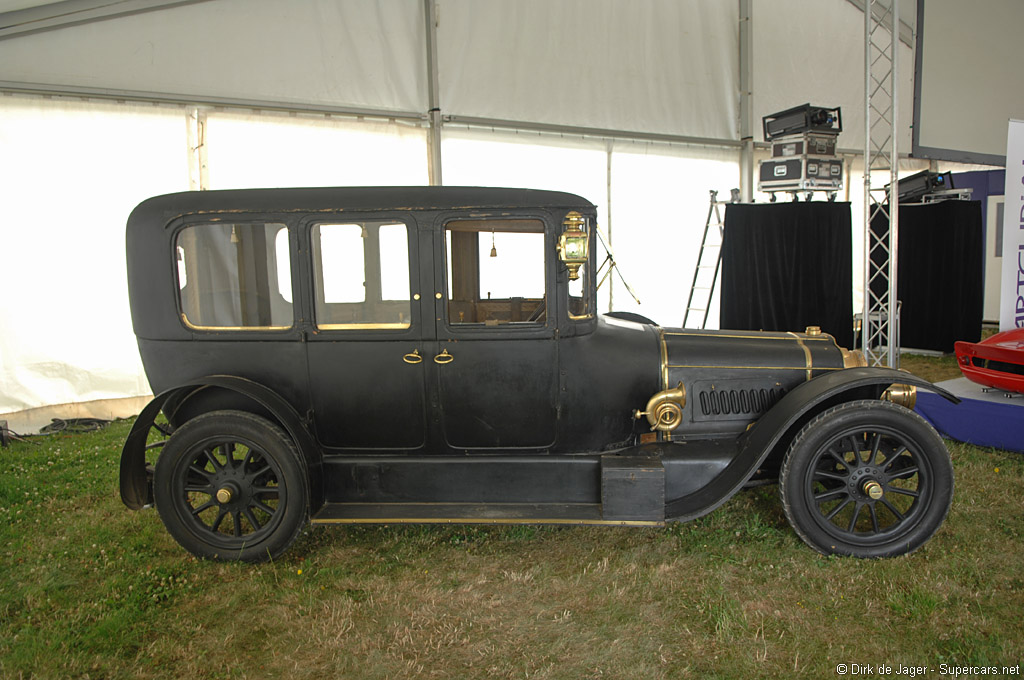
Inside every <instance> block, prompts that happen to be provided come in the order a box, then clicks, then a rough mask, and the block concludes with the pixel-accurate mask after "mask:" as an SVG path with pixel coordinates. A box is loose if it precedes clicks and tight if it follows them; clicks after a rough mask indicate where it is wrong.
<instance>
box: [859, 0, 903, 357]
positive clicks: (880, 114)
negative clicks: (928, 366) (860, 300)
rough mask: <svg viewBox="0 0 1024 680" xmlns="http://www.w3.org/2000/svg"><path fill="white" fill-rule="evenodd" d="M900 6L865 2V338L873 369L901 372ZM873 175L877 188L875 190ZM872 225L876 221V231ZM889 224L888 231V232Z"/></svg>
mask: <svg viewBox="0 0 1024 680" xmlns="http://www.w3.org/2000/svg"><path fill="white" fill-rule="evenodd" d="M887 3H888V4H887ZM898 5H899V3H898V2H897V0H884V1H882V0H864V314H863V316H862V317H861V336H860V337H861V340H862V348H863V350H864V354H865V356H866V357H867V360H868V365H869V366H878V365H882V364H888V365H889V366H891V367H893V368H898V367H899V303H898V301H897V299H896V284H897V280H898V279H897V266H896V265H897V262H898V257H897V256H898V251H897V247H898V243H899V198H898V195H899V190H898V177H897V173H898V170H899V154H898V150H897V130H898V129H899V128H898V127H897V115H896V114H897V106H896V104H897V101H898V98H897V97H898V91H897V84H898V78H899V64H898V59H897V58H898V56H899V38H900V35H899V28H900V20H899V9H898ZM886 173H888V176H887V177H886ZM873 174H874V181H875V182H876V184H877V186H872V179H873V178H872V175H873ZM883 178H885V179H887V180H888V181H887V182H886V181H885V179H883ZM886 184H888V187H887V186H886ZM872 222H876V227H875V230H872V228H871V225H872ZM886 222H888V225H887V226H888V229H884V227H885V226H886V225H885V223H886Z"/></svg>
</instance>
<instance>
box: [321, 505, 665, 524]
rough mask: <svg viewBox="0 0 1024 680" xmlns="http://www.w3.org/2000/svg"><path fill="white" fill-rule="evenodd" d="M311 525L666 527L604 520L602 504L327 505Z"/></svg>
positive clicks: (641, 522)
mask: <svg viewBox="0 0 1024 680" xmlns="http://www.w3.org/2000/svg"><path fill="white" fill-rule="evenodd" d="M311 523H312V524H576V525H601V526H643V527H657V526H664V524H665V522H664V520H663V519H659V520H639V519H605V517H604V515H603V514H602V511H601V505H600V504H599V503H328V504H326V505H324V506H323V508H321V509H320V511H319V512H317V513H316V514H315V515H314V516H313V518H312V519H311Z"/></svg>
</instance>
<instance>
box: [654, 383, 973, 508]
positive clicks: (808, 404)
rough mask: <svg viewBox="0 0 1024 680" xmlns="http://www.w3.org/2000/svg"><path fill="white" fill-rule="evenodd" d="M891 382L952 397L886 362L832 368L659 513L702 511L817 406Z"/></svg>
mask: <svg viewBox="0 0 1024 680" xmlns="http://www.w3.org/2000/svg"><path fill="white" fill-rule="evenodd" d="M893 384H905V385H914V386H916V387H923V388H927V389H928V390H931V391H933V392H935V393H937V394H939V395H941V396H942V397H944V398H946V399H948V400H949V401H951V402H953V403H955V404H956V403H960V400H959V399H958V398H957V397H955V396H954V395H952V394H951V393H949V392H947V391H946V390H944V389H942V388H940V387H936V386H935V385H932V384H931V383H930V382H928V381H927V380H923V379H921V378H918V377H917V376H915V375H912V374H910V373H905V372H903V371H897V370H895V369H891V368H881V367H860V368H848V369H845V370H842V371H834V372H831V373H826V374H825V375H822V376H819V377H817V378H814V379H813V380H809V381H807V382H804V383H800V384H799V385H797V386H796V387H794V388H793V389H792V390H790V391H789V392H788V393H787V394H786V395H785V396H784V397H783V398H782V399H780V400H779V401H778V403H776V404H775V406H773V407H772V408H771V409H770V410H769V411H768V412H767V413H765V414H764V415H763V416H762V417H761V418H760V419H759V420H758V421H757V422H756V423H754V424H753V426H752V427H751V428H750V429H749V430H747V431H746V432H745V433H743V434H742V435H741V436H740V438H739V440H738V442H737V444H738V446H737V453H736V456H735V457H734V458H733V459H732V460H731V461H730V462H729V464H728V465H727V466H726V467H725V469H724V470H722V472H721V473H720V474H719V475H718V476H717V477H715V478H714V479H713V480H712V481H711V482H710V483H708V484H707V485H705V486H703V487H701V488H700V489H698V490H697V491H695V492H693V493H691V494H689V495H686V496H683V497H682V498H676V499H674V500H672V501H669V502H668V503H666V506H665V516H666V517H669V518H672V519H674V520H680V521H686V520H691V519H696V518H697V517H700V516H702V515H706V514H707V513H709V512H711V511H712V510H714V509H715V508H717V507H719V506H720V505H722V504H723V503H725V502H726V501H727V500H729V499H730V498H732V496H733V495H734V494H735V493H736V492H737V491H739V490H740V489H741V488H742V487H743V485H744V484H746V482H747V480H748V479H750V477H751V476H753V474H754V473H755V472H756V471H757V469H758V468H759V467H760V466H761V464H762V463H764V460H765V459H766V458H767V457H768V456H769V454H771V453H772V451H774V450H775V449H776V448H777V447H778V446H780V445H787V446H788V444H789V442H790V441H791V440H792V438H793V436H795V434H796V432H797V431H798V430H799V428H801V427H803V425H804V424H805V423H806V422H807V421H808V420H810V419H811V418H812V417H813V416H814V415H815V414H817V413H820V412H821V411H822V410H824V409H826V408H828V407H830V406H834V405H835V404H839V403H842V402H845V401H852V400H854V399H878V398H879V397H881V396H882V393H883V392H885V390H886V389H888V388H889V386H890V385H893Z"/></svg>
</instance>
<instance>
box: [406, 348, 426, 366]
mask: <svg viewBox="0 0 1024 680" xmlns="http://www.w3.org/2000/svg"><path fill="white" fill-rule="evenodd" d="M402 361H404V362H405V363H407V364H418V363H420V362H421V361H423V357H421V356H420V351H419V350H418V349H414V350H413V351H411V352H409V353H408V354H406V355H405V356H404V357H402Z"/></svg>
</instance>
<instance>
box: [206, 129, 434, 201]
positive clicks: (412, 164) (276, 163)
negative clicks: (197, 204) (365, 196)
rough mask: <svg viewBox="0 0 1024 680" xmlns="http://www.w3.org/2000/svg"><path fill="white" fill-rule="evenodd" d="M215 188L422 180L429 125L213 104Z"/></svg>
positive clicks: (210, 141) (210, 145) (210, 154)
mask: <svg viewBox="0 0 1024 680" xmlns="http://www.w3.org/2000/svg"><path fill="white" fill-rule="evenodd" d="M206 144H207V158H208V164H209V181H208V184H207V186H206V188H208V189H246V188H253V187H280V186H368V185H390V186H404V185H422V184H426V183H427V182H428V177H427V144H426V132H425V130H424V129H423V128H421V127H416V126H412V125H407V124H403V123H389V122H386V121H352V120H350V119H346V118H336V117H330V118H327V117H324V116H311V115H306V116H301V115H300V116H290V115H288V114H281V113H240V112H225V111H214V112H211V113H210V114H209V115H208V117H207V123H206Z"/></svg>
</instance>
